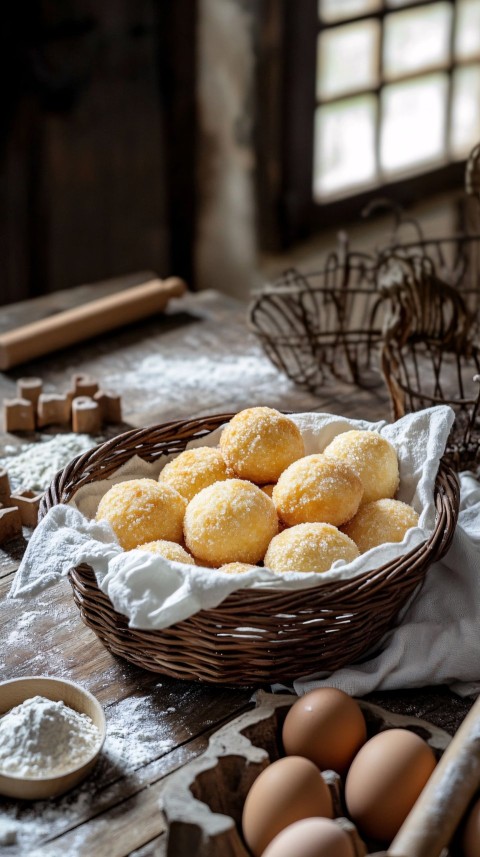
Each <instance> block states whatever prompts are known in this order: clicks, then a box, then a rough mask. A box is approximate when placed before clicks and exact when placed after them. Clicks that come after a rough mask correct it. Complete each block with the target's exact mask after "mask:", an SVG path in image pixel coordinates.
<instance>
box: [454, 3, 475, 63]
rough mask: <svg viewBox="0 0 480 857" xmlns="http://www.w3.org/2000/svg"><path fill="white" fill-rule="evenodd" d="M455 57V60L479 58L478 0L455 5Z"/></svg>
mask: <svg viewBox="0 0 480 857" xmlns="http://www.w3.org/2000/svg"><path fill="white" fill-rule="evenodd" d="M455 56H456V58H457V59H472V58H475V57H478V56H480V0H460V2H459V3H457V27H456V31H455Z"/></svg>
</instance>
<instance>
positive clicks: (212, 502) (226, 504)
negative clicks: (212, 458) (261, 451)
mask: <svg viewBox="0 0 480 857" xmlns="http://www.w3.org/2000/svg"><path fill="white" fill-rule="evenodd" d="M277 532H278V518H277V513H276V512H275V507H274V505H273V503H272V501H271V500H270V498H269V497H267V495H266V494H264V492H263V491H262V490H261V489H260V488H258V487H257V486H256V485H253V484H252V483H251V482H247V481H244V480H242V479H227V480H226V481H225V482H215V483H214V484H213V485H210V486H209V487H208V488H204V489H203V491H200V492H199V493H198V494H196V495H195V497H194V498H193V500H190V503H189V504H188V506H187V511H186V513H185V521H184V533H185V543H186V546H187V548H188V549H189V550H190V551H191V552H192V553H193V555H194V556H195V557H196V559H197V560H198V561H205V562H207V563H210V564H213V565H216V566H217V567H218V566H220V565H224V564H225V563H230V562H247V563H252V564H253V565H255V564H256V563H257V562H259V561H260V560H261V559H263V556H264V554H265V551H266V549H267V547H268V545H269V543H270V541H271V539H272V538H273V536H274V535H275V534H276V533H277Z"/></svg>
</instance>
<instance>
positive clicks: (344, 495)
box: [272, 453, 363, 526]
mask: <svg viewBox="0 0 480 857" xmlns="http://www.w3.org/2000/svg"><path fill="white" fill-rule="evenodd" d="M362 496H363V486H362V483H361V481H360V479H359V477H358V476H357V475H356V473H355V472H354V471H353V470H352V468H351V467H349V466H348V465H347V464H344V463H343V462H342V461H336V460H335V459H334V458H327V457H326V456H325V455H322V454H321V453H316V454H314V455H306V456H305V457H304V458H300V459H299V460H298V461H295V462H294V463H293V464H291V465H290V467H287V469H286V470H285V471H284V472H283V473H282V475H281V476H280V478H279V480H278V482H277V484H276V485H275V488H274V489H273V493H272V499H273V502H274V504H275V507H276V509H277V512H278V516H279V518H280V519H281V520H282V521H283V522H284V523H285V524H287V525H288V526H295V525H296V524H306V523H314V522H317V523H327V524H334V526H339V525H340V524H344V523H346V521H349V520H350V518H353V516H354V515H355V514H356V512H357V510H358V507H359V505H360V501H361V499H362Z"/></svg>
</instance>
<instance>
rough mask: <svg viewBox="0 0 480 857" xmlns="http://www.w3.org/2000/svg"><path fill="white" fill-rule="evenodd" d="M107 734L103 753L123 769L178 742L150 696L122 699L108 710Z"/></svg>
mask: <svg viewBox="0 0 480 857" xmlns="http://www.w3.org/2000/svg"><path fill="white" fill-rule="evenodd" d="M107 722H108V726H107V737H106V740H105V746H104V755H105V756H107V757H108V758H109V760H110V762H112V763H113V764H114V765H115V766H117V767H120V768H121V769H122V771H123V772H126V771H132V770H134V769H135V768H137V767H139V766H140V765H142V764H145V763H146V762H149V761H151V759H152V748H155V751H154V754H153V755H154V757H157V756H160V755H163V754H164V753H166V752H168V750H170V749H172V748H173V747H174V746H175V744H174V741H173V740H172V739H171V738H168V737H166V735H165V726H164V720H163V717H162V716H159V713H158V710H156V709H155V705H154V702H153V701H152V700H151V699H149V697H147V696H141V697H138V696H134V697H128V698H127V699H123V700H121V702H119V703H117V705H115V707H114V708H112V709H109V710H108V713H107Z"/></svg>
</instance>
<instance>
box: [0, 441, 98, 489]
mask: <svg viewBox="0 0 480 857" xmlns="http://www.w3.org/2000/svg"><path fill="white" fill-rule="evenodd" d="M97 442H98V440H97V439H95V438H93V437H90V435H88V434H74V433H68V434H56V435H53V436H45V437H42V439H41V441H40V442H36V443H27V444H24V445H23V446H21V447H20V449H19V448H18V447H16V446H13V445H11V444H10V445H7V446H5V447H4V448H3V457H2V458H0V467H5V468H6V470H7V471H8V475H9V478H10V483H11V486H12V488H14V489H19V488H29V489H30V490H32V491H44V490H45V489H46V488H48V486H49V484H50V482H51V481H52V479H53V477H54V476H55V474H56V473H57V471H58V470H61V469H62V468H63V467H65V465H66V464H68V462H69V461H71V459H72V458H75V457H76V456H77V455H81V454H82V453H84V452H87V450H89V449H91V448H92V446H95V444H96V443H97Z"/></svg>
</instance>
